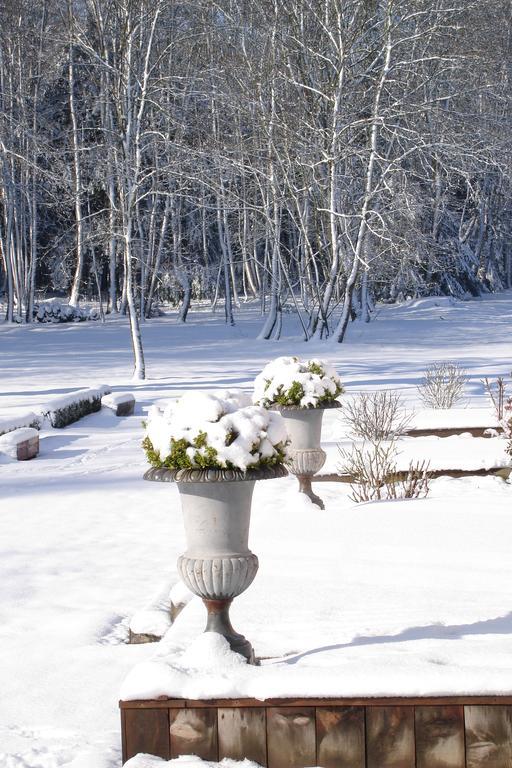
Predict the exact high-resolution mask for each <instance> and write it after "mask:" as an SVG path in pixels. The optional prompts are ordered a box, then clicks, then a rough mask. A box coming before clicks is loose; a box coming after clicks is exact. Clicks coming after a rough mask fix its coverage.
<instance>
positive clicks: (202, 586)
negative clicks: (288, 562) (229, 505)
mask: <svg viewBox="0 0 512 768" xmlns="http://www.w3.org/2000/svg"><path fill="white" fill-rule="evenodd" d="M178 571H179V573H180V576H181V578H182V581H183V582H184V583H185V584H186V585H187V587H188V588H189V589H190V591H191V592H193V593H194V594H195V595H197V596H198V597H200V598H201V599H202V601H203V603H204V605H205V607H206V610H207V613H208V616H207V622H206V628H205V630H204V631H205V632H217V633H218V634H219V635H222V636H223V637H225V638H226V640H227V641H228V643H229V646H230V648H231V650H232V651H234V652H235V653H239V654H240V655H241V656H243V657H244V658H245V659H247V663H248V664H257V662H256V658H255V655H254V650H253V647H252V645H251V644H250V642H249V641H248V640H247V639H246V638H245V637H244V636H243V635H240V634H239V633H238V632H237V631H236V630H235V629H234V628H233V626H232V624H231V619H230V617H229V608H230V606H231V603H232V602H233V598H234V597H237V596H238V595H241V594H242V592H245V590H246V589H247V587H248V586H249V585H250V584H251V583H252V581H253V579H254V577H255V576H256V573H257V571H258V558H257V557H256V555H254V554H253V553H252V552H248V554H247V555H236V556H235V555H233V556H231V557H215V558H206V557H205V558H203V557H187V556H186V555H181V557H180V558H179V559H178Z"/></svg>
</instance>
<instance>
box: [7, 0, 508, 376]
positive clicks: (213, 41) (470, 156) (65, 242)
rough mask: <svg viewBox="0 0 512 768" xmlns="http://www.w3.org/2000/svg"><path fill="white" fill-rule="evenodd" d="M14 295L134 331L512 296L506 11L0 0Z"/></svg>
mask: <svg viewBox="0 0 512 768" xmlns="http://www.w3.org/2000/svg"><path fill="white" fill-rule="evenodd" d="M0 17H1V18H0V299H1V298H2V297H3V305H4V306H5V318H6V320H7V321H9V322H11V321H17V322H31V321H32V320H33V319H34V317H35V310H34V307H35V305H36V303H37V302H38V301H40V300H41V299H43V298H44V297H48V296H55V295H57V296H61V297H65V299H66V300H68V301H69V302H70V304H73V305H77V304H78V303H79V302H80V301H83V300H87V299H88V300H94V301H96V302H97V301H99V303H100V305H101V312H102V313H103V312H105V313H107V312H123V313H127V314H128V315H129V318H130V324H131V328H132V335H133V338H134V339H135V341H136V343H135V352H136V361H137V366H138V369H139V373H142V374H143V365H144V364H143V357H142V350H140V355H139V357H137V338H138V337H139V333H138V329H139V325H140V323H141V322H143V321H144V320H145V318H148V317H150V316H152V315H153V314H154V313H155V312H157V311H158V307H159V305H160V304H161V303H167V302H171V303H174V304H176V305H177V306H179V318H180V320H181V321H182V322H185V321H186V319H187V313H188V310H189V307H190V303H191V301H193V300H194V299H203V300H205V301H210V302H211V303H212V304H213V305H217V304H219V305H221V306H223V307H224V311H225V316H226V322H228V323H234V322H236V309H237V306H238V305H239V304H240V302H241V301H244V300H246V299H248V298H256V299H258V300H259V301H260V303H261V308H262V326H261V338H278V337H279V334H280V330H281V315H282V312H283V310H284V309H285V308H286V309H287V310H288V309H290V311H295V312H297V313H298V316H299V319H300V323H301V327H302V329H303V333H304V337H305V338H309V337H311V336H316V337H317V338H320V337H322V338H327V337H330V338H332V339H334V340H337V341H342V340H343V338H344V336H345V333H346V329H347V325H348V323H349V322H350V320H351V319H354V317H358V318H359V319H361V320H363V321H367V320H368V319H369V318H370V316H371V310H372V306H373V302H374V301H375V300H383V301H394V300H397V299H400V298H406V297H414V296H424V295H432V294H439V293H441V294H448V295H453V296H456V297H464V296H467V295H473V296H477V295H479V294H481V293H482V292H486V291H494V290H499V289H501V288H504V287H511V286H512V250H511V233H512V216H511V202H512V200H511V189H512V188H511V170H512V169H511V155H510V144H511V141H510V136H511V127H512V111H511V87H510V72H511V63H512V51H511V21H512V3H511V2H510V0H479V1H478V2H467V1H466V0H455V1H453V2H452V1H451V0H286V2H282V1H281V0H218V2H213V1H212V0H190V2H188V1H187V0H183V2H176V0H38V2H32V0H2V1H1V2H0Z"/></svg>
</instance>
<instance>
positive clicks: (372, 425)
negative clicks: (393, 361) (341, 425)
mask: <svg viewBox="0 0 512 768" xmlns="http://www.w3.org/2000/svg"><path fill="white" fill-rule="evenodd" d="M342 408H343V410H342V418H343V420H344V421H345V423H346V424H348V426H349V427H350V430H351V432H352V433H353V434H354V435H356V436H357V437H362V438H363V440H371V441H380V440H389V439H392V438H394V437H396V436H397V435H400V434H402V433H403V432H405V430H406V429H407V427H408V426H409V423H410V421H411V414H407V413H406V412H405V410H404V407H403V403H402V399H401V397H400V395H398V394H397V393H396V392H389V391H388V392H368V393H362V394H360V395H359V396H358V397H357V398H355V399H353V400H347V401H344V402H343V406H342Z"/></svg>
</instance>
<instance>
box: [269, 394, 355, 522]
mask: <svg viewBox="0 0 512 768" xmlns="http://www.w3.org/2000/svg"><path fill="white" fill-rule="evenodd" d="M340 407H341V403H338V401H336V400H335V401H333V402H331V403H325V404H324V405H322V406H318V407H316V408H302V407H300V406H283V407H279V406H277V407H275V410H278V411H279V412H280V413H281V416H282V417H283V418H284V421H285V424H286V430H287V432H288V436H289V438H290V445H289V446H288V451H287V453H288V461H287V464H286V466H287V468H288V470H289V471H290V472H291V473H292V474H293V475H295V476H296V477H297V480H298V481H299V491H300V492H301V493H304V494H305V495H306V496H308V498H310V499H311V501H312V502H313V503H314V504H316V505H317V506H319V507H320V509H324V508H325V506H324V503H323V501H322V499H321V498H320V496H318V495H317V494H316V493H314V491H313V489H312V487H311V478H312V477H313V476H314V475H316V473H317V472H319V471H320V470H321V469H322V467H323V465H324V464H325V459H326V453H325V451H324V450H323V449H322V447H321V445H320V441H321V435H322V420H323V416H324V411H326V410H328V409H331V408H340Z"/></svg>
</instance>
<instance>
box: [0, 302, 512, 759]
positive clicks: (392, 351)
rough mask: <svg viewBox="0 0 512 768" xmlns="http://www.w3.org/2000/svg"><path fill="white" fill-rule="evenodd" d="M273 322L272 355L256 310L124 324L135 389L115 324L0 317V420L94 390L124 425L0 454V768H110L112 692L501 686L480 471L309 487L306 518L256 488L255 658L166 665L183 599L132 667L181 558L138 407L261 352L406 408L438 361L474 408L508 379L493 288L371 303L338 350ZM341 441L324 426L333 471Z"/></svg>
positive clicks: (115, 737) (248, 605)
mask: <svg viewBox="0 0 512 768" xmlns="http://www.w3.org/2000/svg"><path fill="white" fill-rule="evenodd" d="M286 320H287V323H285V334H286V336H285V338H283V339H282V340H281V341H279V342H259V341H255V336H256V335H257V332H258V330H259V327H260V324H261V319H260V317H259V316H258V314H257V311H256V309H255V308H250V307H249V308H247V309H246V310H244V311H243V312H242V320H241V322H240V323H239V324H238V325H237V326H236V327H235V328H233V329H231V328H226V327H225V326H224V323H223V321H222V317H221V316H220V315H219V316H211V315H209V314H208V313H206V312H203V313H199V312H198V313H194V314H192V315H191V318H190V323H187V324H186V325H185V326H180V325H177V324H176V323H175V321H174V318H172V317H170V318H161V319H158V320H153V321H151V322H149V323H147V324H146V326H145V328H144V329H143V333H144V340H145V347H146V355H147V366H148V376H149V378H148V380H147V381H146V382H144V383H142V384H136V385H134V384H133V382H131V381H130V377H131V349H130V342H129V337H128V332H127V327H126V322H125V320H123V319H116V320H112V321H109V322H107V324H106V325H105V326H104V327H102V326H100V325H99V324H96V323H94V324H93V323H89V324H88V323H82V324H77V325H69V326H68V325H62V326H60V325H57V326H52V325H49V326H47V325H39V326H34V327H18V326H17V327H11V326H0V355H1V356H0V375H1V392H0V418H2V417H5V416H6V415H8V410H9V409H10V408H11V407H16V408H22V409H24V410H37V406H39V405H41V404H43V403H45V402H47V401H48V400H49V399H51V398H53V397H55V396H57V395H64V394H66V393H68V392H69V391H71V390H75V389H78V388H81V387H87V386H94V385H95V384H98V383H106V384H109V385H111V386H112V389H113V391H114V393H118V392H123V391H127V390H129V391H132V392H133V393H134V394H135V396H136V398H137V406H136V410H135V414H134V415H133V416H131V417H126V418H116V417H115V416H114V415H113V413H112V411H110V410H105V409H104V410H102V412H101V413H98V414H93V415H91V416H88V417H86V418H84V419H83V420H81V421H80V422H78V423H76V424H74V425H71V426H69V427H67V428H65V429H64V430H46V431H43V432H42V434H41V454H40V456H39V458H38V459H36V460H34V461H32V462H26V463H18V462H14V461H12V460H10V459H8V458H6V457H3V458H0V548H1V557H0V584H1V589H0V680H1V683H2V696H1V697H0V766H2V768H3V767H4V766H5V768H57V767H59V768H60V767H65V768H114V766H118V765H120V745H119V716H118V710H117V701H118V698H119V692H120V690H121V686H122V685H123V684H124V686H125V693H127V695H130V691H131V693H134V694H135V693H136V694H137V695H139V694H140V692H141V690H142V688H141V687H143V686H146V688H147V690H146V691H145V692H146V693H148V694H149V693H151V691H152V690H155V691H156V690H160V691H161V690H164V689H165V690H171V689H172V690H173V691H175V690H176V691H178V690H179V691H180V692H182V693H184V694H186V695H187V696H189V697H193V696H199V695H204V694H205V693H210V695H213V694H212V692H213V691H216V692H217V693H218V695H230V694H231V695H232V694H234V692H235V691H242V692H244V693H245V694H246V695H251V696H259V697H263V696H268V695H283V694H284V695H286V694H287V693H288V694H289V695H298V694H309V695H321V694H325V695H328V694H342V693H346V694H349V693H358V694H372V693H374V694H385V693H390V694H391V693H432V692H438V693H441V692H455V691H457V692H463V691H467V692H477V691H478V692H484V691H487V692H491V691H492V692H498V691H501V692H507V693H512V663H511V661H510V659H511V658H512V639H511V638H512V561H511V558H510V551H511V548H512V514H511V505H510V499H511V494H512V489H511V488H510V485H508V484H507V483H504V482H503V481H502V480H500V479H498V478H494V477H490V478H473V479H467V478H466V479H462V480H455V479H447V478H442V479H440V480H436V481H434V482H433V483H432V490H431V494H430V496H429V497H428V499H426V500H420V501H414V502H389V503H382V502H381V503H378V504H366V505H359V506H356V505H354V504H352V502H350V501H349V499H348V494H349V492H350V491H349V488H348V487H346V486H344V485H341V484H330V483H326V484H322V485H319V486H317V490H319V492H320V493H321V495H322V496H323V498H324V500H325V502H326V510H325V511H324V512H322V511H320V510H318V509H317V508H315V507H311V506H310V505H309V504H305V503H303V501H302V500H301V499H300V498H299V497H298V494H297V493H296V490H295V489H296V483H295V480H294V479H293V478H286V479H284V480H271V481H264V482H260V483H258V484H257V487H256V492H255V497H254V513H253V524H252V529H251V541H250V544H251V548H252V549H253V551H254V552H256V553H257V554H258V556H259V558H260V571H259V573H258V575H257V577H256V580H255V582H254V584H253V585H252V586H251V587H250V589H249V590H248V591H247V592H246V593H245V594H244V595H242V596H241V597H240V598H238V599H237V600H236V601H235V603H234V606H233V609H232V617H233V622H234V624H235V626H236V627H237V628H238V629H239V630H240V631H242V632H244V633H245V634H246V635H247V636H248V637H249V638H250V639H251V641H252V642H253V644H254V646H255V649H256V652H257V654H258V655H260V656H262V657H267V658H266V660H265V661H264V663H263V665H262V667H261V668H260V669H257V670H255V669H247V668H246V667H237V668H234V669H233V670H232V672H231V673H230V674H229V675H226V674H225V673H221V674H217V675H215V674H212V673H211V672H208V671H205V670H204V669H203V670H202V671H201V673H200V674H197V675H194V674H191V669H192V668H193V666H194V664H195V665H196V666H197V665H198V664H197V654H194V653H189V655H188V660H187V656H185V659H183V657H182V653H183V649H184V648H185V647H186V646H188V645H189V644H190V643H191V642H192V641H193V640H194V638H195V637H196V636H197V634H198V633H199V632H200V630H201V628H202V622H203V613H202V606H201V605H200V604H199V603H198V602H197V601H192V602H191V603H190V604H189V605H188V606H187V607H186V608H185V609H184V611H183V612H182V614H181V615H180V617H179V619H178V621H177V622H176V624H175V625H174V628H173V629H172V630H171V632H170V635H169V636H168V637H167V638H166V640H165V641H164V643H163V644H162V648H161V649H160V653H161V660H160V661H159V662H158V663H155V662H150V661H149V660H150V658H151V657H152V656H154V654H155V646H129V645H126V644H125V642H124V641H125V639H126V635H127V626H128V622H129V619H130V617H131V616H132V615H133V614H134V613H135V612H136V611H138V610H140V609H141V608H143V607H144V606H145V605H147V602H148V599H149V598H150V597H151V595H153V594H154V593H155V592H156V591H157V590H158V589H159V587H160V585H161V584H162V582H165V581H166V580H167V579H168V580H170V581H172V580H173V579H175V578H176V569H175V562H176V558H177V555H178V554H179V553H181V552H182V551H183V549H184V534H183V529H182V523H181V519H180V509H179V496H178V491H177V489H176V488H175V487H174V486H170V485H167V484H158V483H153V484H149V483H145V482H143V481H142V474H143V472H144V469H145V459H144V454H143V451H142V449H141V447H140V441H141V439H142V434H143V429H142V424H141V421H142V419H143V416H144V413H145V412H146V411H147V409H148V407H149V406H150V405H152V404H153V403H155V402H159V401H161V400H165V399H166V398H168V397H170V396H174V395H175V394H178V393H180V392H183V391H184V390H186V389H189V388H208V389H215V388H218V387H243V388H246V389H247V388H249V386H250V382H251V381H252V380H253V378H254V376H255V375H256V374H257V373H258V372H259V371H260V370H261V368H262V367H263V365H264V364H265V363H266V362H267V361H268V360H269V359H271V358H273V357H277V356H279V355H289V354H297V355H300V356H303V357H308V358H311V357H321V358H326V359H328V360H329V361H330V362H331V363H333V364H334V365H335V367H336V368H337V370H338V372H339V373H340V375H341V378H342V381H343V384H344V386H345V388H346V390H347V392H348V393H349V394H350V393H353V392H355V391H357V390H361V389H365V390H372V389H377V388H393V389H398V390H399V391H400V392H401V393H402V394H403V396H404V399H405V401H406V402H408V404H409V406H410V407H412V406H414V405H415V404H417V396H416V386H417V384H418V383H419V381H420V379H421V376H422V373H423V371H424V369H425V367H426V366H427V365H428V363H431V362H433V361H435V360H440V359H444V360H456V361H458V362H459V363H461V364H462V365H463V366H464V367H465V368H466V369H467V371H468V375H469V380H468V384H467V387H466V394H467V397H466V400H465V402H464V403H463V405H464V406H467V407H468V408H473V407H475V408H477V407H478V408H481V407H485V406H486V401H485V399H484V395H483V387H482V384H481V379H482V378H483V377H484V376H488V377H490V378H495V377H496V376H498V375H504V376H507V375H508V374H509V373H510V368H511V358H510V329H511V327H512V294H510V293H505V294H502V295H499V296H493V297H489V298H487V299H485V300H483V301H471V302H465V303H458V302H452V301H449V300H446V299H440V300H439V299H435V300H434V299H428V300H427V299H425V300H418V301H414V302H409V303H408V304H406V305H404V306H402V307H382V308H381V309H380V310H379V312H378V317H377V319H376V320H375V322H373V323H371V324H370V325H363V324H360V323H357V324H354V325H353V326H352V327H351V329H350V336H349V339H348V341H347V343H346V344H344V345H342V346H337V345H333V344H330V343H317V342H315V343H308V344H304V343H303V342H301V341H300V340H299V338H298V336H296V337H295V338H294V337H293V334H294V333H295V334H298V331H297V329H296V328H295V327H294V326H293V325H292V318H291V316H290V317H287V318H286ZM342 431H343V430H342V427H341V425H340V422H339V416H338V415H337V414H336V413H335V412H330V413H328V414H326V428H325V432H324V436H325V440H326V443H325V445H326V448H327V450H328V453H329V462H330V463H331V466H332V465H333V464H335V463H336V446H335V443H336V440H337V438H338V436H341V434H342ZM446 440H451V441H452V442H451V443H448V442H446V443H443V442H442V441H441V440H436V439H435V438H432V439H431V438H421V439H420V438H415V439H412V438H411V439H410V443H411V444H412V443H414V445H415V446H416V448H414V450H415V451H416V450H419V447H420V446H422V448H421V450H423V447H424V450H425V451H427V450H431V451H432V456H430V457H427V458H431V460H433V459H434V458H435V456H436V455H437V456H439V451H440V450H441V449H442V450H443V451H444V452H447V446H450V448H449V451H450V454H451V455H452V456H457V454H458V453H460V456H461V457H462V456H463V454H464V456H466V455H467V454H466V452H467V451H469V454H471V453H472V451H471V447H470V446H471V445H474V446H475V448H476V449H477V452H478V453H479V454H481V455H480V456H479V461H480V460H482V461H486V460H487V459H486V457H487V456H488V454H487V453H486V452H487V451H491V450H495V448H496V445H497V443H496V442H495V441H494V440H485V439H482V440H476V439H471V438H465V437H461V438H447V439H446ZM500 442H501V441H500ZM484 444H485V445H484ZM491 444H492V446H493V447H492V449H491V447H490V446H491ZM486 445H488V446H489V448H486V447H485V446H486ZM443 446H445V447H443ZM482 451H484V454H482ZM200 642H204V640H202V641H200ZM193 650H194V649H193ZM195 650H196V651H197V650H198V649H197V646H196V648H195ZM199 650H200V651H201V648H199ZM211 651H212V649H211V648H210V649H208V648H206V649H204V648H203V649H202V652H203V653H204V654H205V655H206V654H207V652H211ZM163 652H165V653H167V656H163V655H162V653H163ZM169 652H171V653H172V657H171V659H169V656H168V654H169ZM138 663H142V664H144V665H145V669H146V670H149V672H150V674H145V675H143V676H142V677H141V676H140V674H139V673H140V670H141V667H139V668H138V670H139V671H138V672H137V671H135V672H132V673H131V675H130V676H128V678H127V675H128V673H130V670H133V668H134V667H135V665H137V664H138ZM199 666H200V665H199ZM155 672H156V674H155ZM123 681H125V682H124V683H123ZM150 689H151V690H150Z"/></svg>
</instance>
